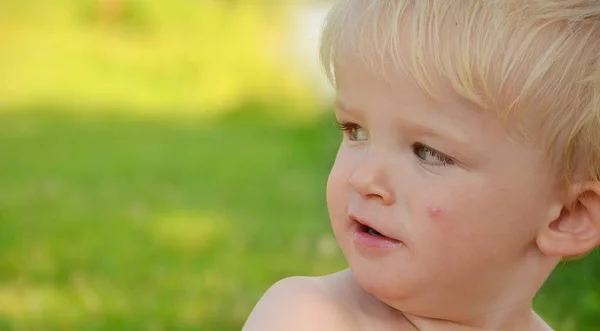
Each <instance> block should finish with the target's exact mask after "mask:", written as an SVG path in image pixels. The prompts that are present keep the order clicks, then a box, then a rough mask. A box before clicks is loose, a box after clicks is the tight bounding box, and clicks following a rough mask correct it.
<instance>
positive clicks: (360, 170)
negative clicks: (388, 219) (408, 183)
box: [349, 155, 396, 205]
mask: <svg viewBox="0 0 600 331" xmlns="http://www.w3.org/2000/svg"><path fill="white" fill-rule="evenodd" d="M388 171H389V170H387V167H386V164H385V161H384V160H382V159H381V158H378V157H374V156H372V155H370V156H369V157H367V158H366V159H365V161H364V162H362V163H361V164H360V165H359V166H358V167H357V168H356V169H355V170H354V172H353V173H352V176H351V177H350V179H349V183H350V186H351V187H352V188H353V189H354V190H355V191H356V193H358V194H359V195H360V196H362V197H363V198H365V199H368V198H375V199H380V200H381V203H383V204H384V205H392V204H394V202H395V201H396V196H395V192H394V189H393V187H392V186H391V182H390V178H389V175H388Z"/></svg>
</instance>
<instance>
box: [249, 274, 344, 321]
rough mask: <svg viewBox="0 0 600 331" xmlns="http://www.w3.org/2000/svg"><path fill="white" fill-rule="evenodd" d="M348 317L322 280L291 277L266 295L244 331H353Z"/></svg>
mask: <svg viewBox="0 0 600 331" xmlns="http://www.w3.org/2000/svg"><path fill="white" fill-rule="evenodd" d="M348 315H349V314H348V313H347V311H345V310H344V309H343V307H341V306H340V305H339V304H338V302H337V301H336V300H334V299H333V298H332V297H331V296H330V295H329V294H328V292H327V291H326V289H325V288H324V285H323V282H322V281H321V280H320V279H319V278H310V277H291V278H286V279H283V280H281V281H279V282H277V283H275V284H274V285H273V286H271V287H270V288H269V289H268V290H267V292H265V294H264V295H263V297H262V298H261V299H260V300H259V302H258V303H257V304H256V306H255V307H254V309H253V311H252V313H251V314H250V316H249V317H248V320H247V321H246V324H245V325H244V328H243V329H242V330H243V331H259V330H260V331H276V330H286V331H304V330H311V331H312V330H328V331H336V330H351V329H352V325H351V323H349V322H348V317H349V316H348Z"/></svg>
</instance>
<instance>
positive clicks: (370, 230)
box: [360, 224, 385, 237]
mask: <svg viewBox="0 0 600 331" xmlns="http://www.w3.org/2000/svg"><path fill="white" fill-rule="evenodd" d="M360 227H361V231H363V232H366V233H368V234H370V235H372V236H375V237H385V236H384V235H382V234H381V233H379V232H377V231H376V230H375V229H373V228H371V227H368V226H366V225H362V224H361V225H360Z"/></svg>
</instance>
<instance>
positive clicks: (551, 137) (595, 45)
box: [320, 0, 600, 182]
mask: <svg viewBox="0 0 600 331" xmlns="http://www.w3.org/2000/svg"><path fill="white" fill-rule="evenodd" d="M403 27H407V28H408V29H403ZM406 31H409V34H410V49H409V50H403V49H401V47H400V46H399V44H400V42H399V41H400V39H401V37H402V34H403V33H404V32H406ZM407 51H408V54H402V53H403V52H407ZM320 55H321V61H322V63H323V66H324V68H325V69H326V72H327V74H328V77H329V79H330V80H331V82H332V83H333V84H335V78H334V77H335V73H334V67H335V64H339V63H341V62H343V61H344V60H345V59H346V58H348V57H352V58H355V59H359V60H360V61H362V63H364V64H365V65H367V66H369V67H370V68H372V69H373V70H374V72H379V73H381V74H383V75H384V76H385V70H384V68H387V67H386V65H388V64H389V63H392V64H393V65H395V66H396V68H398V69H402V70H407V71H408V72H410V73H411V74H413V75H414V77H415V78H416V79H417V81H418V82H419V84H420V85H421V86H422V87H423V89H424V90H426V91H427V92H429V93H430V94H431V95H432V96H435V89H434V85H433V84H432V83H431V82H432V77H434V76H437V77H441V78H442V79H444V80H445V81H446V82H448V83H449V84H450V86H451V87H452V88H453V89H454V90H455V91H456V92H457V93H458V95H460V96H462V97H464V98H465V99H467V100H469V101H471V102H472V103H474V104H476V105H478V106H480V107H481V108H482V109H493V110H496V111H498V112H499V114H502V115H505V116H508V115H511V114H512V115H519V118H520V119H521V121H519V123H521V124H523V123H529V124H531V121H532V120H531V119H530V118H528V116H531V115H534V114H535V116H533V117H532V118H535V119H536V120H539V123H537V124H539V126H538V128H539V130H536V133H535V134H537V135H536V136H535V137H536V139H538V140H537V141H539V142H540V143H542V144H543V146H542V147H543V149H544V151H545V152H547V153H548V156H549V157H550V158H552V159H553V160H555V161H557V164H558V166H559V168H560V169H561V170H562V175H563V177H564V179H565V180H567V181H568V182H571V181H572V180H573V179H575V177H576V176H577V177H579V176H581V178H579V180H595V181H600V0H419V1H416V0H341V1H338V2H337V3H336V4H335V5H334V7H333V8H332V10H331V12H330V14H329V16H328V18H327V21H326V24H325V27H324V30H323V35H322V41H321V51H320ZM404 55H409V56H404ZM519 127H525V125H523V126H519ZM520 133H523V134H524V136H523V137H526V136H529V135H531V132H529V133H527V132H525V130H524V129H522V130H521V131H520ZM526 138H527V139H530V138H531V137H526ZM576 173H579V176H578V175H576Z"/></svg>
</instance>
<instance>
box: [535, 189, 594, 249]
mask: <svg viewBox="0 0 600 331" xmlns="http://www.w3.org/2000/svg"><path fill="white" fill-rule="evenodd" d="M536 239H537V240H536V241H537V245H538V247H539V249H540V250H541V251H542V253H544V254H546V255H549V256H555V257H573V256H578V255H582V254H586V253H588V252H589V251H591V250H593V249H594V248H595V247H596V246H598V245H600V183H599V182H589V183H585V184H583V185H582V184H574V185H572V186H571V187H570V188H569V190H568V192H567V194H566V195H565V200H564V203H563V204H562V210H561V212H560V214H559V215H558V216H557V217H555V218H554V219H553V220H550V221H549V222H547V223H545V224H544V228H543V229H542V230H541V231H540V232H539V234H538V236H537V238H536Z"/></svg>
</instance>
